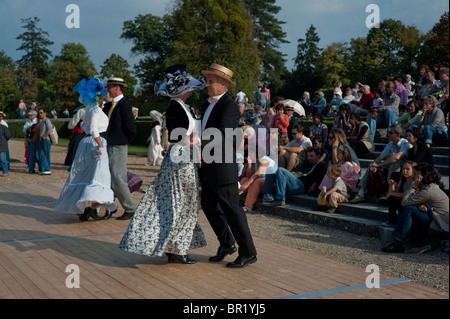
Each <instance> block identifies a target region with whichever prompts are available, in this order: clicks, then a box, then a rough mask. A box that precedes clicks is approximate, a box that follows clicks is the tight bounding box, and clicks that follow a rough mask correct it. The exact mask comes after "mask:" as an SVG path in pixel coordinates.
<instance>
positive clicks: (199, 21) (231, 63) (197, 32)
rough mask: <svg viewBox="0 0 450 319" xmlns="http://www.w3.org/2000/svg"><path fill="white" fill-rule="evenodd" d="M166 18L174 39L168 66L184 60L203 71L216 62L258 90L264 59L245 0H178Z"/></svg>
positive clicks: (246, 88)
mask: <svg viewBox="0 0 450 319" xmlns="http://www.w3.org/2000/svg"><path fill="white" fill-rule="evenodd" d="M165 21H166V23H167V26H168V28H169V32H170V34H171V37H172V39H173V40H172V42H171V43H170V46H169V48H170V49H169V52H170V55H168V56H167V57H166V59H165V62H166V66H168V65H170V64H174V63H180V62H181V63H184V64H186V65H188V66H189V68H190V69H191V72H192V73H193V74H200V71H201V70H204V69H206V68H208V67H209V66H210V64H211V63H213V62H215V63H218V64H222V65H224V66H226V67H228V68H229V69H231V70H232V71H233V72H234V76H233V77H234V79H235V81H236V84H237V86H238V88H240V89H242V90H243V91H244V92H253V91H254V90H255V88H256V87H257V79H258V77H259V74H260V67H259V66H260V60H259V56H258V52H257V45H256V42H255V40H254V34H253V28H252V21H251V17H250V14H249V13H248V11H247V9H246V7H245V4H244V2H243V0H220V1H204V0H186V1H181V0H178V1H176V3H175V6H174V9H173V11H172V14H171V15H170V16H166V17H165ZM234 91H235V90H233V89H232V90H230V93H231V94H233V93H234ZM236 92H237V91H236Z"/></svg>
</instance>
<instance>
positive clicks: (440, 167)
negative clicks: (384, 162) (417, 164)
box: [359, 158, 449, 176]
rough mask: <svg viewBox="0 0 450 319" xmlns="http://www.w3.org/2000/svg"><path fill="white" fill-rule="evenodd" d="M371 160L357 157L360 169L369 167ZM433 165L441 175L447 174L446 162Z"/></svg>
mask: <svg viewBox="0 0 450 319" xmlns="http://www.w3.org/2000/svg"><path fill="white" fill-rule="evenodd" d="M372 162H373V159H366V158H361V159H359V164H360V166H361V169H362V168H367V167H369V165H370V163H372ZM434 167H436V169H437V170H438V171H439V173H441V175H442V176H448V175H449V167H448V164H445V165H441V164H435V165H434Z"/></svg>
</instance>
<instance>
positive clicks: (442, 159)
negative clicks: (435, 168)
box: [360, 151, 448, 166]
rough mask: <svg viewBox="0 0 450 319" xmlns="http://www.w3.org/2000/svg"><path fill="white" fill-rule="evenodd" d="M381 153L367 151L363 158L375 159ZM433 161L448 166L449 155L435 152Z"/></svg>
mask: <svg viewBox="0 0 450 319" xmlns="http://www.w3.org/2000/svg"><path fill="white" fill-rule="evenodd" d="M380 154H381V151H374V152H372V153H367V154H364V158H363V159H370V160H374V159H376V158H377V157H378V156H380ZM360 160H361V159H360ZM433 161H434V164H435V165H446V166H448V155H437V154H433Z"/></svg>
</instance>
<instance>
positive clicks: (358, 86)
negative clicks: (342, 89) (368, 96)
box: [352, 82, 363, 97]
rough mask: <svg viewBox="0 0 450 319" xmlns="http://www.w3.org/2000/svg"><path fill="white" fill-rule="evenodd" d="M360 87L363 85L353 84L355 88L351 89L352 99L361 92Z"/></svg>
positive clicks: (359, 83)
mask: <svg viewBox="0 0 450 319" xmlns="http://www.w3.org/2000/svg"><path fill="white" fill-rule="evenodd" d="M362 86H363V85H362V84H361V82H356V83H355V86H354V87H353V89H352V95H353V96H354V97H356V96H357V95H358V92H359V91H361V89H362Z"/></svg>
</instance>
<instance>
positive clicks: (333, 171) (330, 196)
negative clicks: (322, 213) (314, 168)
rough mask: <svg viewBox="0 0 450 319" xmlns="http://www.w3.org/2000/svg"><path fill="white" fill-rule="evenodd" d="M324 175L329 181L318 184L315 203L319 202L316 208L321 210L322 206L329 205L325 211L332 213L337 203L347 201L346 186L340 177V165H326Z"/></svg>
mask: <svg viewBox="0 0 450 319" xmlns="http://www.w3.org/2000/svg"><path fill="white" fill-rule="evenodd" d="M325 176H326V177H327V179H328V180H329V181H330V182H329V185H328V186H327V185H321V186H320V189H321V191H320V194H319V196H318V197H317V203H318V204H319V208H318V210H322V207H328V206H329V208H328V209H327V210H326V212H327V213H329V214H333V213H334V212H335V211H336V208H337V207H338V205H339V203H346V202H348V199H347V186H346V185H345V183H344V181H343V180H342V178H341V166H339V165H337V164H332V165H330V166H328V168H327V172H326V174H325ZM323 204H325V205H323ZM316 209H317V208H316Z"/></svg>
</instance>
